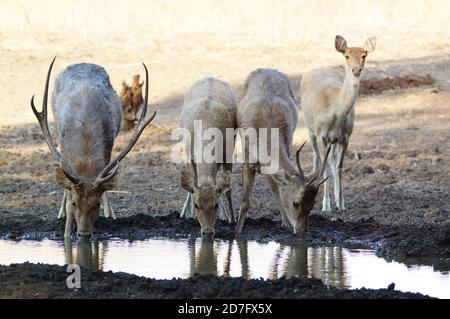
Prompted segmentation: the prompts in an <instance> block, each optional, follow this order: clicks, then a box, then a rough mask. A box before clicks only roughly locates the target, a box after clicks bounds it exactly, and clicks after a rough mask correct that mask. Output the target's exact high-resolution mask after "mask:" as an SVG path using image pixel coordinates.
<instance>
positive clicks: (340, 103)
mask: <svg viewBox="0 0 450 319" xmlns="http://www.w3.org/2000/svg"><path fill="white" fill-rule="evenodd" d="M359 82H360V77H355V76H353V74H352V72H348V71H347V70H346V72H345V78H344V83H343V84H342V87H341V89H340V91H339V95H338V100H337V110H336V113H337V115H338V118H345V117H346V116H347V115H348V114H349V113H350V111H351V110H352V109H353V106H354V105H355V101H356V98H357V97H358V93H359Z"/></svg>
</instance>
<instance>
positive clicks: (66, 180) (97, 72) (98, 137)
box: [31, 57, 156, 237]
mask: <svg viewBox="0 0 450 319" xmlns="http://www.w3.org/2000/svg"><path fill="white" fill-rule="evenodd" d="M55 59H56V57H55ZM55 59H53V61H52V63H51V64H50V67H49V69H48V73H47V79H46V83H45V89H44V97H43V102H42V111H41V112H38V111H37V109H36V107H35V105H34V95H33V97H32V98H31V108H32V110H33V112H34V114H35V116H36V118H37V120H38V122H39V125H40V127H41V130H42V133H43V135H44V138H45V141H46V142H47V145H48V147H49V148H50V150H51V153H52V155H53V157H54V158H55V159H56V161H57V162H58V166H57V167H56V168H55V177H56V182H57V183H58V185H59V186H61V187H62V188H63V189H64V190H65V191H64V197H63V200H62V204H61V209H60V213H59V215H58V218H61V217H63V216H66V227H65V232H64V237H70V236H71V229H72V219H73V216H74V215H75V220H76V224H77V234H78V236H79V237H90V236H91V235H92V232H93V228H94V223H95V221H96V219H97V217H98V213H99V207H100V203H99V201H100V198H101V199H102V200H103V208H104V213H105V217H107V216H110V217H113V218H115V216H114V211H113V210H112V207H111V205H110V203H109V200H108V197H107V195H106V193H105V191H107V190H111V189H112V188H114V187H115V185H116V182H117V171H118V169H119V163H120V161H121V160H122V159H123V158H124V157H125V156H126V155H127V154H128V152H129V151H130V150H131V149H132V148H133V146H134V144H135V143H136V142H137V140H138V138H139V136H140V135H141V133H142V132H143V130H144V129H145V127H146V126H147V125H148V124H149V123H150V122H151V121H152V120H153V118H154V117H155V115H156V112H155V113H153V115H152V116H151V117H150V118H147V119H146V118H145V116H146V109H147V108H146V105H147V103H145V104H144V109H143V112H142V114H141V117H140V120H139V123H138V125H137V127H136V129H135V131H134V133H133V136H132V137H131V140H130V141H129V143H128V145H126V146H125V147H124V148H123V150H122V151H121V152H120V153H119V154H118V155H117V156H116V157H115V158H114V159H113V160H110V158H111V152H112V149H113V145H114V140H115V138H116V136H117V134H118V133H119V128H120V122H121V112H120V100H119V98H118V97H117V95H116V93H115V92H114V90H113V88H112V86H111V83H110V81H109V76H108V74H107V73H106V71H105V70H104V69H103V68H102V67H101V66H98V65H95V64H86V63H82V64H74V65H70V66H69V67H67V68H66V69H65V70H64V71H63V72H62V73H61V74H60V75H59V76H58V78H57V80H56V82H55V89H54V91H53V98H52V110H53V114H54V118H55V122H56V127H57V134H58V139H59V143H60V149H61V151H58V149H57V148H56V145H55V143H54V142H53V139H52V137H51V135H50V131H49V128H48V120H47V99H48V87H49V80H50V74H51V71H52V67H53V64H54V62H55ZM144 69H145V74H146V88H145V101H146V102H147V101H148V71H147V67H146V66H145V64H144Z"/></svg>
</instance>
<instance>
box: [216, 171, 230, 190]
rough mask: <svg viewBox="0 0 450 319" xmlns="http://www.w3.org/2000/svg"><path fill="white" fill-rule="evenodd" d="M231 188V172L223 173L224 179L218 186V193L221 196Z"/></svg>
mask: <svg viewBox="0 0 450 319" xmlns="http://www.w3.org/2000/svg"><path fill="white" fill-rule="evenodd" d="M230 187H231V172H230V171H224V173H223V179H222V180H221V181H220V182H219V184H218V185H217V193H219V194H221V193H223V192H226V191H227V190H229V189H230Z"/></svg>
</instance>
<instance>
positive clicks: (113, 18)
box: [0, 0, 450, 124]
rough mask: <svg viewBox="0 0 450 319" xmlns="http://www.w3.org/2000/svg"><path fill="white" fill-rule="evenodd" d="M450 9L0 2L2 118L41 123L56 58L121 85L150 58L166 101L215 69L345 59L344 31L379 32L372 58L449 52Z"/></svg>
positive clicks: (356, 40)
mask: <svg viewBox="0 0 450 319" xmlns="http://www.w3.org/2000/svg"><path fill="white" fill-rule="evenodd" d="M449 13H450V1H447V0H417V1H410V0H394V1H392V0H381V1H375V0H359V1H346V0H338V1H331V0H318V1H306V0H304V1H301V0H297V1H294V0H286V1H276V0H265V1H258V0H243V1H242V0H226V1H200V0H185V1H162V0H153V1H144V0H129V1H123V0H121V1H119V0H109V1H106V0H98V1H89V0H65V1H58V0H0V49H1V51H0V52H1V57H0V72H1V74H2V77H1V78H0V87H1V88H2V89H1V90H2V93H3V94H1V95H0V103H1V105H2V108H1V111H2V119H1V121H2V123H4V124H18V123H26V122H34V118H33V116H32V114H31V112H29V109H28V103H29V102H28V101H29V97H30V96H31V94H33V93H37V94H38V96H39V95H40V94H41V90H42V87H43V84H44V78H45V72H46V70H47V67H48V64H49V62H50V60H51V58H52V57H53V56H54V55H57V56H58V60H57V62H56V65H55V71H54V75H55V76H56V74H57V73H58V72H59V71H61V70H62V69H63V68H64V67H66V66H67V65H68V64H70V63H75V62H81V61H84V62H94V63H98V64H100V65H103V66H104V67H105V68H106V69H107V71H108V72H109V74H110V76H111V81H112V83H113V85H114V87H116V90H120V83H121V81H122V80H123V79H131V76H132V75H133V74H135V73H138V72H142V69H141V65H140V63H141V62H146V63H147V64H148V66H149V68H150V71H151V85H150V87H151V99H152V102H153V103H159V102H162V101H164V100H165V99H167V98H169V97H173V96H177V95H180V94H181V95H182V94H183V93H184V92H185V91H186V89H187V88H188V87H189V86H190V85H191V84H192V83H193V81H195V80H197V79H199V78H201V77H204V76H208V75H211V76H216V77H219V78H221V79H223V80H226V81H228V82H230V83H231V84H239V83H241V82H242V81H243V80H244V79H245V77H246V76H247V74H248V73H249V72H251V71H252V70H253V69H255V68H257V67H273V68H277V69H279V70H281V71H283V72H285V73H287V74H292V75H294V74H300V73H302V72H304V71H307V70H310V69H312V68H316V67H321V66H328V65H337V64H342V59H341V56H340V55H338V54H337V53H336V52H335V50H334V37H335V35H336V34H341V35H343V36H344V37H346V39H347V41H348V43H349V45H353V46H362V45H363V43H364V41H365V39H366V38H368V37H370V36H377V37H378V46H377V50H376V51H375V52H374V55H373V57H370V58H369V59H368V61H369V62H374V61H390V60H404V59H412V58H423V57H429V56H433V55H439V54H448V52H449V49H450V28H449V27H448V18H449ZM369 66H370V65H369ZM19 89H20V94H18V93H19V92H18V90H19ZM18 115H19V116H18Z"/></svg>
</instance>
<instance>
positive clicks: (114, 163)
mask: <svg viewBox="0 0 450 319" xmlns="http://www.w3.org/2000/svg"><path fill="white" fill-rule="evenodd" d="M142 64H143V66H144V68H145V79H146V82H145V101H144V108H143V109H142V113H141V117H140V119H139V123H138V125H137V126H136V129H135V130H134V133H133V136H132V137H131V139H130V141H129V142H128V145H127V146H126V147H125V148H124V149H123V150H122V152H120V154H119V155H117V157H116V158H114V159H113V160H112V161H110V162H109V164H108V165H107V166H106V167H105V168H104V169H103V170H102V171H101V172H100V174H99V175H98V177H97V179H96V184H98V183H99V182H100V181H103V182H105V181H107V180H109V178H105V177H106V176H107V175H108V173H109V171H111V169H113V168H115V166H118V165H119V162H120V161H121V160H122V159H123V158H124V157H125V156H126V155H127V154H128V152H130V151H131V149H132V148H133V146H134V144H136V142H137V140H138V139H139V137H140V136H141V134H142V132H143V131H144V129H145V128H146V127H147V125H148V124H150V122H151V121H152V120H153V119H154V118H155V115H156V111H155V112H154V113H153V115H152V116H151V117H150V118H148V119H145V115H146V113H147V105H148V70H147V66H146V65H145V64H144V63H142ZM115 170H117V169H115ZM112 176H113V174H110V175H108V177H112Z"/></svg>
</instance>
